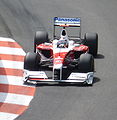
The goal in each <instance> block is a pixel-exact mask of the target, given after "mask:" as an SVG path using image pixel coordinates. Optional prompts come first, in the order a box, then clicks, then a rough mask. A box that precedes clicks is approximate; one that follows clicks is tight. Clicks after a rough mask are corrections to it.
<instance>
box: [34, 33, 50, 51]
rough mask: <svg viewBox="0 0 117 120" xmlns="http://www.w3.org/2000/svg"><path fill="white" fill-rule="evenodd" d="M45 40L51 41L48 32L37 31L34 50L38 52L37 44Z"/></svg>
mask: <svg viewBox="0 0 117 120" xmlns="http://www.w3.org/2000/svg"><path fill="white" fill-rule="evenodd" d="M44 42H49V39H48V33H47V32H45V31H37V32H36V33H35V37H34V52H36V46H37V45H39V44H42V43H44Z"/></svg>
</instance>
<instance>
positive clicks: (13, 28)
mask: <svg viewBox="0 0 117 120" xmlns="http://www.w3.org/2000/svg"><path fill="white" fill-rule="evenodd" d="M116 6H117V1H116V0H111V1H110V0H59V1H58V0H40V1H39V0H0V36H2V37H11V38H14V39H15V40H16V41H17V42H18V43H19V44H20V45H21V46H22V47H23V49H24V50H25V51H26V52H27V51H33V36H34V32H35V31H36V30H40V29H44V30H46V31H48V32H49V34H50V37H51V34H52V18H53V17H54V16H70V17H76V16H80V17H81V18H82V36H83V34H84V33H85V32H97V33H98V34H99V55H98V57H97V58H96V59H95V66H96V73H95V77H96V78H95V83H94V85H93V86H92V87H83V86H77V85H62V86H61V85H57V84H54V85H47V84H42V85H38V86H37V91H36V94H35V98H34V99H33V100H32V102H31V104H30V107H29V109H28V110H27V111H26V112H25V113H24V114H22V116H20V117H18V118H17V120H117V77H116V76H117V64H116V63H117V62H116V61H117V54H116V51H117V39H116V38H117V27H116V26H117V20H116V19H117V7H116Z"/></svg>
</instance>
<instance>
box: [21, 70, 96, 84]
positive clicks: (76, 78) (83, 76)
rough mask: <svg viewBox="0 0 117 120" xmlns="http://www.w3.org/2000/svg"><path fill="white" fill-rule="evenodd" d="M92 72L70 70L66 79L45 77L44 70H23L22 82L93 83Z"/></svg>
mask: <svg viewBox="0 0 117 120" xmlns="http://www.w3.org/2000/svg"><path fill="white" fill-rule="evenodd" d="M93 78H94V73H93V72H88V73H76V72H72V73H71V74H70V76H69V77H68V78H67V79H66V80H54V79H52V78H51V79H50V78H48V77H47V75H46V73H45V72H44V71H28V70H25V71H24V77H23V80H24V82H67V83H86V84H89V85H92V84H93Z"/></svg>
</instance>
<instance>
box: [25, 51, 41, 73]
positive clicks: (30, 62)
mask: <svg viewBox="0 0 117 120" xmlns="http://www.w3.org/2000/svg"><path fill="white" fill-rule="evenodd" d="M40 60H41V56H40V55H39V54H38V53H31V52H28V53H27V54H26V56H25V58H24V69H26V70H30V71H36V70H38V69H39V63H40Z"/></svg>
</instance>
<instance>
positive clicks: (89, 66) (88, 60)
mask: <svg viewBox="0 0 117 120" xmlns="http://www.w3.org/2000/svg"><path fill="white" fill-rule="evenodd" d="M93 71H94V58H93V56H92V55H91V54H88V53H87V54H82V55H80V63H79V72H82V73H88V72H93Z"/></svg>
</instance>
